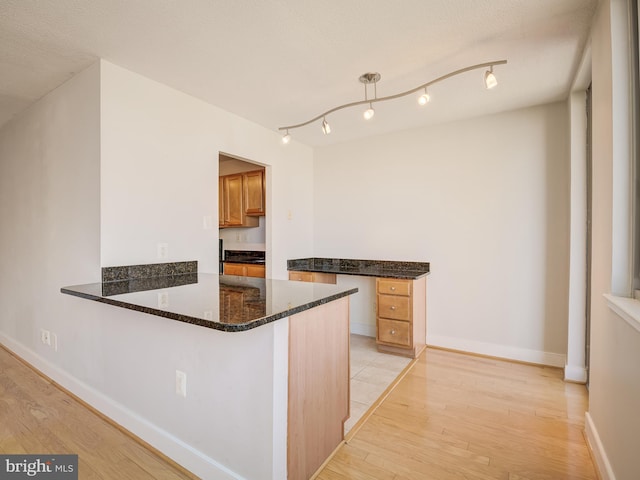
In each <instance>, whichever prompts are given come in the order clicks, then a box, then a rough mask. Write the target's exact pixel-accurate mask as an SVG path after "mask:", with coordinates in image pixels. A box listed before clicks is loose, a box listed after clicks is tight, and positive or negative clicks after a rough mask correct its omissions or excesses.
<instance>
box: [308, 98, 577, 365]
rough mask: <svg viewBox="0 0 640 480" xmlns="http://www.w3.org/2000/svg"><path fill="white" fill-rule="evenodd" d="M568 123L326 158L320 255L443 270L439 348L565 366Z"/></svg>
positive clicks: (319, 174) (430, 318) (434, 288)
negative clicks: (426, 264) (400, 262)
mask: <svg viewBox="0 0 640 480" xmlns="http://www.w3.org/2000/svg"><path fill="white" fill-rule="evenodd" d="M567 124H568V121H567V111H566V107H565V105H564V104H561V103H557V104H551V105H544V106H540V107H535V108H529V109H525V110H519V111H513V112H508V113H503V114H499V115H492V116H486V117H481V118H476V119H471V120H466V121H461V122H456V123H451V124H445V125H440V126H434V127H429V128H423V129H416V130H410V131H404V132H399V133H394V134H389V135H384V136H379V137H375V138H369V139H366V140H362V141H355V142H350V143H345V144H340V145H336V146H332V147H326V148H321V149H318V150H317V151H316V162H315V172H314V185H315V187H314V188H315V197H314V198H315V223H314V245H315V255H316V256H319V257H322V256H326V257H344V258H373V259H385V260H410V261H426V262H430V263H431V272H432V273H431V275H430V276H429V278H428V281H427V290H428V293H427V305H428V308H427V311H428V313H427V341H428V343H429V344H437V345H441V346H446V347H451V348H461V349H464V350H469V351H474V352H478V353H486V354H491V355H497V356H504V357H509V358H515V359H519V360H526V361H534V362H540V363H546V364H552V365H557V366H564V360H565V358H564V356H565V354H566V345H567V308H568V306H567V294H568V244H569V158H568V155H567V151H568V148H567V139H566V137H567V134H568V131H567ZM352 320H353V319H352Z"/></svg>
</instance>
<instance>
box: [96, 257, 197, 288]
mask: <svg viewBox="0 0 640 480" xmlns="http://www.w3.org/2000/svg"><path fill="white" fill-rule="evenodd" d="M187 273H198V261H197V260H192V261H188V262H170V263H149V264H145V265H125V266H121V267H102V283H107V282H120V281H123V280H138V279H141V278H151V277H165V276H168V275H184V274H187Z"/></svg>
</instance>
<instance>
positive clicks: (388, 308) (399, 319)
mask: <svg viewBox="0 0 640 480" xmlns="http://www.w3.org/2000/svg"><path fill="white" fill-rule="evenodd" d="M425 337H426V279H425V277H422V278H419V279H417V280H405V279H396V278H376V342H377V344H378V350H380V351H383V352H388V353H395V354H398V355H405V356H409V357H414V358H415V357H416V356H418V355H419V354H420V352H422V350H423V349H424V347H425Z"/></svg>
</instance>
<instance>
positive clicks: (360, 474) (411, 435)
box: [317, 348, 597, 480]
mask: <svg viewBox="0 0 640 480" xmlns="http://www.w3.org/2000/svg"><path fill="white" fill-rule="evenodd" d="M586 410H587V392H586V389H585V387H584V386H582V385H576V384H570V383H565V382H563V380H562V372H561V370H560V369H554V368H545V367H537V366H531V365H522V364H517V363H511V362H505V361H500V360H493V359H487V358H481V357H475V356H470V355H463V354H459V353H453V352H446V351H442V350H434V349H429V348H428V349H427V350H426V351H425V353H423V354H422V355H421V356H420V358H419V360H418V362H417V363H416V364H415V365H414V366H413V368H412V369H411V370H410V371H409V373H408V374H407V375H406V376H405V377H404V378H403V379H402V380H401V381H400V383H399V384H398V386H397V387H396V388H395V389H394V390H393V391H392V392H391V394H390V395H389V396H388V397H387V398H386V400H385V401H384V402H383V403H382V404H381V405H380V407H378V409H377V410H376V411H375V413H374V414H373V415H372V416H371V417H369V419H368V420H367V421H366V422H365V423H364V425H363V426H362V427H361V428H360V430H358V431H357V432H356V433H355V435H354V436H353V438H351V439H350V440H349V441H348V443H347V444H345V445H343V446H342V447H340V449H339V450H338V452H337V453H336V455H335V456H334V457H333V459H332V460H331V461H330V462H329V463H328V464H327V465H326V467H325V468H324V470H322V472H321V473H320V474H319V475H318V477H317V479H318V480H345V479H355V480H372V479H375V480H419V479H430V480H431V479H504V480H536V479H545V480H551V479H558V480H560V479H562V480H565V479H596V478H597V476H596V473H595V469H594V466H593V463H592V460H591V457H590V455H589V451H588V448H587V445H586V442H585V438H584V434H583V430H584V413H585V411H586Z"/></svg>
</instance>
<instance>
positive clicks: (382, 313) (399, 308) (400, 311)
mask: <svg viewBox="0 0 640 480" xmlns="http://www.w3.org/2000/svg"><path fill="white" fill-rule="evenodd" d="M410 312H411V298H410V297H398V296H395V295H378V317H383V318H393V319H394V320H405V321H409V320H411V314H410Z"/></svg>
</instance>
